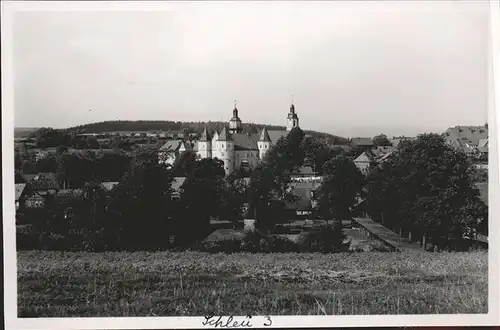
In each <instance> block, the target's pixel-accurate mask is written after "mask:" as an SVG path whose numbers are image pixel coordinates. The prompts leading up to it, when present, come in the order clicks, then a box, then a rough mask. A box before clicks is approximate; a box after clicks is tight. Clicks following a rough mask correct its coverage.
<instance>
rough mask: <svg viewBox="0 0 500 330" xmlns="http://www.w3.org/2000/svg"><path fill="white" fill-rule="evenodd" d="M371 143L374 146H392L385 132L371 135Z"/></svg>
mask: <svg viewBox="0 0 500 330" xmlns="http://www.w3.org/2000/svg"><path fill="white" fill-rule="evenodd" d="M373 144H374V145H375V146H376V147H390V146H392V143H391V141H389V139H388V138H387V136H386V135H385V134H379V135H376V136H374V137H373Z"/></svg>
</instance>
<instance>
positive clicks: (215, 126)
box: [29, 121, 347, 149]
mask: <svg viewBox="0 0 500 330" xmlns="http://www.w3.org/2000/svg"><path fill="white" fill-rule="evenodd" d="M225 125H227V123H224V122H173V121H105V122H98V123H91V124H86V125H80V126H75V127H71V128H67V129H53V128H46V127H44V128H39V129H37V130H36V131H34V132H32V133H31V134H30V136H29V137H30V138H32V139H34V140H35V141H36V145H37V147H39V148H49V147H57V146H59V145H65V146H69V147H74V148H77V149H83V148H85V147H87V148H90V149H92V148H96V147H98V143H97V139H96V137H94V136H79V135H78V134H82V133H102V134H107V133H109V132H124V131H125V132H144V133H139V134H138V136H137V137H141V134H143V135H144V136H143V137H144V138H145V137H146V136H145V135H146V132H171V133H182V134H183V136H184V138H185V139H189V136H190V134H192V133H195V134H198V135H199V134H201V133H202V132H203V130H204V128H205V127H206V128H207V129H208V130H209V131H215V130H217V131H220V130H221V129H222V128H223V127H224V126H225ZM263 127H266V128H267V129H268V130H285V127H284V126H276V125H258V124H253V123H243V133H246V134H257V133H260V131H261V130H262V128H263ZM306 133H307V134H308V135H311V136H313V137H315V138H316V139H319V140H321V141H322V142H326V143H329V144H336V145H342V144H346V143H347V139H345V138H343V137H339V136H335V135H332V134H327V133H321V132H316V131H306Z"/></svg>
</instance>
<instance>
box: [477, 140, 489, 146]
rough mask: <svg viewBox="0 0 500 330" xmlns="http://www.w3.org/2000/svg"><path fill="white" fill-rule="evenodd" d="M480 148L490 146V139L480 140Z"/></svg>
mask: <svg viewBox="0 0 500 330" xmlns="http://www.w3.org/2000/svg"><path fill="white" fill-rule="evenodd" d="M478 147H479V148H487V147H488V139H481V140H479V145H478Z"/></svg>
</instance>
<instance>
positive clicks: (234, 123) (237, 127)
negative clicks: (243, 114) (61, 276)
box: [229, 102, 243, 134]
mask: <svg viewBox="0 0 500 330" xmlns="http://www.w3.org/2000/svg"><path fill="white" fill-rule="evenodd" d="M242 131H243V125H242V124H241V119H240V117H238V109H237V108H236V102H235V103H234V109H233V117H232V118H231V120H230V121H229V133H231V134H235V133H241V132H242Z"/></svg>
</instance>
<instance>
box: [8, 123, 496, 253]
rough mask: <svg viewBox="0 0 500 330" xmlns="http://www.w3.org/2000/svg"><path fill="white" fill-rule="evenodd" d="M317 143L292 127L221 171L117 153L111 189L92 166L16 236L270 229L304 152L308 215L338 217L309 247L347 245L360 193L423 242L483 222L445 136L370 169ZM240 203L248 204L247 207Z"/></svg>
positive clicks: (454, 238) (455, 241)
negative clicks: (253, 157)
mask: <svg viewBox="0 0 500 330" xmlns="http://www.w3.org/2000/svg"><path fill="white" fill-rule="evenodd" d="M320 144H321V143H320V142H317V141H314V140H311V138H310V137H307V136H305V134H304V132H303V131H302V130H301V129H299V128H296V129H294V130H292V132H290V134H288V135H287V136H286V137H285V138H282V139H280V140H279V141H278V142H277V144H276V146H275V147H273V148H271V149H270V151H269V152H268V154H267V155H266V157H265V159H264V162H262V163H261V164H259V165H258V166H257V167H256V168H255V169H254V170H253V171H251V172H250V173H240V172H235V173H233V174H231V175H230V176H228V177H225V175H224V170H223V164H222V162H221V161H220V160H218V159H197V158H196V157H193V154H189V153H186V154H185V155H183V156H182V157H181V158H179V159H178V160H177V162H176V163H175V164H174V165H173V166H172V167H166V165H164V164H160V163H159V162H158V154H157V152H156V151H146V152H143V153H141V154H138V155H135V156H134V157H132V159H130V160H129V161H128V162H127V164H126V165H125V162H124V165H123V175H122V177H121V179H120V180H119V184H118V185H117V186H116V187H115V188H113V190H111V192H105V191H104V190H103V189H102V186H100V185H99V184H98V183H99V182H98V181H99V180H98V178H97V176H95V175H94V176H91V175H90V176H88V179H86V180H88V181H86V182H84V183H83V185H82V189H83V194H82V195H79V196H69V197H65V198H63V199H62V200H59V201H57V200H56V199H55V197H56V196H54V198H52V197H51V198H52V199H51V201H50V202H48V203H46V206H45V207H44V209H43V210H38V211H33V213H31V214H26V215H24V216H25V219H24V220H23V221H24V222H25V223H31V224H32V225H33V228H34V233H35V234H32V235H31V236H26V237H24V236H23V237H24V238H19V241H18V242H19V244H21V245H23V244H24V247H25V248H33V247H34V246H36V247H37V248H51V249H62V250H65V249H66V250H67V249H77V250H78V249H80V250H81V249H84V250H93V251H103V250H158V249H172V248H190V247H193V246H199V244H200V243H201V241H202V240H203V239H204V238H205V237H206V236H207V235H208V234H209V233H210V231H211V227H210V219H211V218H214V217H220V218H222V219H228V220H231V221H233V222H234V223H237V221H240V220H242V219H244V218H251V219H255V220H256V224H257V225H256V226H257V230H258V232H259V233H263V235H264V237H268V236H266V234H268V233H271V232H273V230H274V228H276V226H277V225H278V224H280V223H283V222H286V221H287V220H289V219H287V213H286V212H285V206H286V204H287V203H293V202H294V201H296V200H297V197H296V196H294V194H293V190H291V187H292V176H293V175H294V174H296V173H297V172H298V170H299V168H300V167H301V166H303V165H304V163H305V162H306V161H309V162H312V163H313V164H314V167H316V168H321V173H322V175H323V182H322V184H321V186H320V188H319V190H318V191H317V194H316V196H315V198H317V201H318V207H317V210H316V212H315V215H314V216H317V217H319V218H323V219H330V220H336V221H334V222H333V224H332V225H329V226H327V227H325V228H323V230H321V231H320V232H319V234H318V236H317V237H315V238H314V240H312V241H308V242H307V244H306V245H307V249H308V250H307V249H306V250H307V251H312V250H313V246H316V247H317V251H323V252H339V251H345V249H346V243H345V236H344V234H343V232H342V226H341V221H342V220H347V219H350V218H351V217H353V216H355V215H356V212H358V211H359V207H360V205H362V204H360V200H365V203H366V208H367V211H368V213H369V214H370V215H371V217H372V218H373V219H374V220H375V221H379V222H381V223H383V224H384V225H385V226H388V227H389V228H393V229H395V230H400V229H401V231H402V234H405V235H406V234H409V233H410V232H411V235H412V237H413V239H414V240H420V241H423V242H424V243H423V245H424V246H425V245H426V244H427V243H431V244H433V245H434V246H437V247H439V248H440V249H461V248H463V246H461V245H460V242H461V241H462V240H463V238H464V237H471V238H473V237H474V235H475V233H476V232H477V231H479V232H485V230H486V231H487V218H488V217H487V214H488V213H487V212H488V210H487V207H485V205H484V204H483V203H482V202H481V201H480V200H479V194H478V191H477V189H476V188H475V187H474V185H473V179H472V177H471V164H470V163H469V161H468V159H467V157H466V156H465V155H464V154H463V153H461V152H460V151H457V150H454V149H451V148H450V147H448V146H447V145H446V143H445V141H444V140H443V138H442V137H440V136H438V135H435V134H426V135H421V136H419V137H418V138H417V139H416V140H414V141H406V142H404V143H403V145H402V146H401V148H400V149H399V151H398V152H396V153H395V154H394V156H393V157H392V158H390V159H389V160H388V161H387V162H385V163H383V164H381V165H376V164H374V165H373V168H372V169H371V172H370V175H369V176H368V177H367V178H365V177H364V176H363V175H362V174H361V172H360V171H359V170H358V168H357V167H356V166H355V164H354V163H353V161H352V159H350V158H349V157H346V156H345V155H344V154H342V153H341V152H338V153H331V154H329V152H330V151H324V150H327V148H325V149H323V147H321V146H320ZM323 152H324V153H325V154H327V156H324V155H323V154H322V153H323ZM61 155H63V154H61ZM61 155H60V157H61ZM328 155H329V156H328ZM70 159H72V158H68V160H67V162H68V164H70V163H71V161H70ZM61 164H63V165H61V166H65V165H64V164H65V162H63V161H61ZM82 164H83V163H82ZM85 164H87V165H84V166H89V165H88V163H85ZM91 167H92V166H91ZM79 170H84V169H81V168H79ZM64 173H65V172H64ZM179 174H182V175H183V176H185V178H186V179H185V181H184V183H183V184H182V186H181V187H180V192H179V194H178V195H177V194H176V192H175V191H174V189H173V187H172V183H173V181H174V177H175V176H177V175H179ZM68 175H69V174H68ZM243 176H249V177H250V179H249V182H248V184H247V183H246V181H244V180H241V178H242V177H243ZM49 199H50V198H49ZM243 205H247V206H248V207H247V209H246V211H245V212H243V211H242V209H243ZM27 237H29V238H27ZM255 237H258V236H255ZM250 241H251V244H250V243H249V244H250V245H251V246H253V247H252V248H251V249H253V250H252V251H269V249H271V247H272V246H274V245H276V244H277V245H276V246H278V245H279V244H281V243H279V244H278V241H272V242H270V241H268V240H267V241H266V240H265V239H263V237H260V238H259V239H256V240H250ZM261 241H262V242H264V243H262V244H266V246H267V248H263V247H262V246H261V243H259V242H261ZM247 243H248V242H247ZM282 243H283V242H282ZM245 244H246V243H245ZM252 244H253V245H252ZM273 244H274V245H273ZM283 244H284V245H279V246H285V245H286V246H288V248H289V247H290V244H291V243H289V242H287V243H286V244H285V243H283ZM245 246H246V245H245ZM318 246H319V247H318ZM233 247H234V246H233ZM239 248H241V246H239V247H238V249H239ZM235 249H236V248H235ZM249 249H250V248H249ZM266 249H267V250H266ZM315 251H316V250H315Z"/></svg>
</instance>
